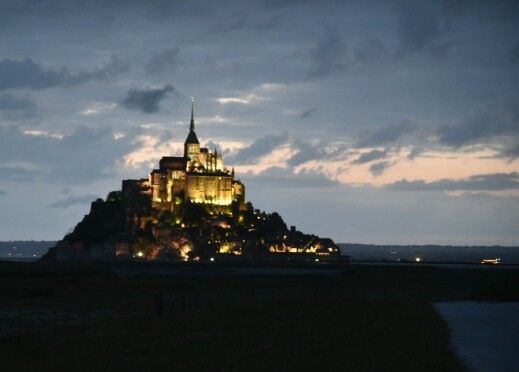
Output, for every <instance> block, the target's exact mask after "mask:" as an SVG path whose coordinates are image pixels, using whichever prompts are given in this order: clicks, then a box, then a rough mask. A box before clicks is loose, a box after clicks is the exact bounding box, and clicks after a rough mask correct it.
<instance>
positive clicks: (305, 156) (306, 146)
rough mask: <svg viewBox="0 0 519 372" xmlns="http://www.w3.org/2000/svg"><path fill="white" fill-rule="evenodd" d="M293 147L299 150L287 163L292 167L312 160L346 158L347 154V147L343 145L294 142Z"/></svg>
mask: <svg viewBox="0 0 519 372" xmlns="http://www.w3.org/2000/svg"><path fill="white" fill-rule="evenodd" d="M291 146H292V147H293V148H294V149H295V150H297V151H296V152H295V154H294V155H293V156H292V157H291V158H290V159H288V161H287V164H288V165H291V166H298V165H301V164H303V163H306V162H308V161H312V160H322V159H327V160H336V159H338V158H339V157H340V158H344V157H343V155H344V153H345V152H346V147H345V145H344V144H342V143H329V142H328V143H324V142H314V143H310V142H303V141H294V142H292V143H291Z"/></svg>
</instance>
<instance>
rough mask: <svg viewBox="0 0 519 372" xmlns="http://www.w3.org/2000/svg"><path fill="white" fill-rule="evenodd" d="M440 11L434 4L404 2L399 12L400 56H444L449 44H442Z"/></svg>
mask: <svg viewBox="0 0 519 372" xmlns="http://www.w3.org/2000/svg"><path fill="white" fill-rule="evenodd" d="M440 15H441V14H440V9H439V7H437V4H435V3H434V2H418V1H404V2H403V3H402V4H401V5H400V7H399V10H398V36H399V47H398V48H399V49H398V55H400V56H403V55H407V54H412V53H416V52H421V51H428V52H430V53H432V54H433V55H435V56H444V55H445V54H446V53H447V52H448V50H449V44H448V43H445V42H441V41H440V40H439V39H440V36H441V33H442V25H441V19H440Z"/></svg>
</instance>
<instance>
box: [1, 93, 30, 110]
mask: <svg viewBox="0 0 519 372" xmlns="http://www.w3.org/2000/svg"><path fill="white" fill-rule="evenodd" d="M35 108H36V105H35V103H34V101H33V100H31V99H30V98H27V97H17V96H14V95H12V94H0V111H27V110H31V111H32V110H34V109H35Z"/></svg>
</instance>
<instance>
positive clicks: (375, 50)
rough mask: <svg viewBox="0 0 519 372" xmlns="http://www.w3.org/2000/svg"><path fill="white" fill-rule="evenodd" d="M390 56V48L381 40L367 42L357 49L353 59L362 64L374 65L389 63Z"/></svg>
mask: <svg viewBox="0 0 519 372" xmlns="http://www.w3.org/2000/svg"><path fill="white" fill-rule="evenodd" d="M389 55H390V51H389V49H388V47H387V46H386V45H385V44H384V43H382V42H381V41H380V40H379V39H373V38H372V39H369V40H368V41H367V42H365V43H363V44H360V45H358V46H356V47H355V49H354V51H353V58H354V59H355V62H357V63H361V64H374V63H380V62H387V57H388V56H389Z"/></svg>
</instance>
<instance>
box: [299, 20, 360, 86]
mask: <svg viewBox="0 0 519 372" xmlns="http://www.w3.org/2000/svg"><path fill="white" fill-rule="evenodd" d="M349 57H350V56H349V52H348V48H347V47H346V43H345V42H344V40H343V39H342V36H341V34H340V33H339V32H338V31H337V30H336V29H334V28H328V29H327V30H326V31H325V33H324V34H323V35H322V37H321V38H320V39H319V40H318V41H317V44H316V45H315V47H314V49H313V50H312V51H311V55H310V70H309V71H308V76H309V77H313V78H319V77H325V76H329V75H333V74H336V73H340V72H342V71H344V70H345V69H346V68H347V67H348V64H349Z"/></svg>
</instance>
